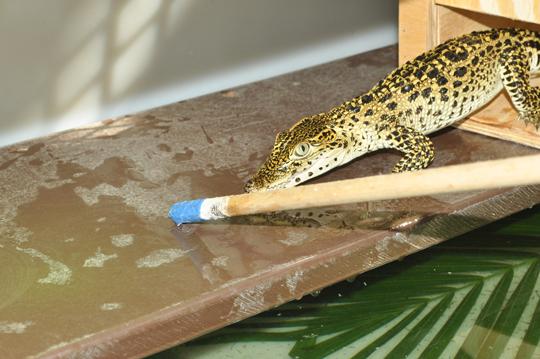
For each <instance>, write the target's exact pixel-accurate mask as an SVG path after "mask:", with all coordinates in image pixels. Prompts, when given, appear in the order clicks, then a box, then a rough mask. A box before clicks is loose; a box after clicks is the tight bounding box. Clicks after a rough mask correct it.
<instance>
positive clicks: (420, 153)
mask: <svg viewBox="0 0 540 359" xmlns="http://www.w3.org/2000/svg"><path fill="white" fill-rule="evenodd" d="M385 142H386V144H387V146H386V147H389V148H393V149H396V150H398V151H401V152H403V153H404V154H405V155H404V156H403V157H402V158H401V159H400V160H399V161H398V163H397V164H396V165H395V166H394V169H393V170H392V172H394V173H396V172H405V171H417V170H421V169H424V168H426V167H427V166H429V164H430V163H431V162H432V161H433V158H434V156H435V150H434V147H433V142H431V140H430V139H429V137H427V136H426V135H424V134H422V133H421V132H418V131H416V130H414V129H412V128H410V127H406V126H401V125H397V126H392V129H391V130H389V131H388V132H387V133H386V138H385Z"/></svg>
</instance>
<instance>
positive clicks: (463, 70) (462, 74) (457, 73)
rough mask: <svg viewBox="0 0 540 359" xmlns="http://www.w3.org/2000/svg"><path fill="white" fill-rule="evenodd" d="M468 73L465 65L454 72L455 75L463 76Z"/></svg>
mask: <svg viewBox="0 0 540 359" xmlns="http://www.w3.org/2000/svg"><path fill="white" fill-rule="evenodd" d="M466 73H467V68H466V67H465V66H461V67H458V68H457V69H456V71H455V72H454V76H457V77H463V76H465V74H466Z"/></svg>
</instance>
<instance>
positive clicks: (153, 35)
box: [0, 0, 397, 145]
mask: <svg viewBox="0 0 540 359" xmlns="http://www.w3.org/2000/svg"><path fill="white" fill-rule="evenodd" d="M396 23H397V2H395V1H394V0H384V1H377V2H373V1H369V0H361V1H358V0H338V1H326V0H296V1H294V2H291V1H289V0H273V1H263V0H260V1H253V0H229V1H215V0H177V1H172V0H154V1H144V0H115V1H93V0H80V1H71V0H51V1H47V2H35V1H30V0H23V1H18V2H11V1H7V0H4V1H1V0H0V40H1V42H0V43H2V47H3V50H2V54H3V56H2V57H1V58H0V77H1V78H2V87H1V97H0V145H1V144H6V143H9V142H14V141H18V140H21V139H23V138H28V137H32V136H37V135H41V134H44V133H47V132H51V131H55V130H60V129H65V128H69V127H73V126H77V125H81V124H84V123H88V122H90V121H95V120H98V119H102V118H104V117H109V116H114V115H119V114H122V113H125V112H132V111H138V110H142V109H145V108H149V107H152V106H157V105H161V104H165V103H168V102H172V101H175V100H180V99H184V98H187V97H192V96H196V95H200V94H203V93H208V92H211V91H216V90H219V89H223V88H224V87H229V86H234V85H238V84H240V83H245V82H249V81H253V80H258V79H261V78H265V77H269V76H273V75H276V74H279V73H283V72H287V71H292V70H295V69H298V68H301V67H305V66H310V65H314V64H317V63H321V62H326V61H329V60H332V59H336V58H340V57H344V56H348V55H351V54H353V53H355V52H360V51H365V50H367V49H371V48H376V47H380V46H384V45H387V44H389V43H392V42H395V34H394V32H395V31H396V30H395V27H396ZM381 29H382V30H381ZM366 34H367V35H368V36H370V37H369V41H370V42H371V43H369V44H366V43H365V41H362V39H365V36H366ZM381 34H382V35H383V36H382V37H384V36H386V37H385V38H381ZM355 41H356V42H355ZM336 43H339V44H341V45H337V46H336V45H335V44H336ZM347 44H352V45H351V46H347ZM295 56H296V58H295ZM302 56H303V57H302ZM276 64H278V65H276ZM227 72H228V73H229V74H231V76H229V77H227V76H223V74H225V73H227ZM233 72H234V73H233ZM21 130H22V131H24V132H21Z"/></svg>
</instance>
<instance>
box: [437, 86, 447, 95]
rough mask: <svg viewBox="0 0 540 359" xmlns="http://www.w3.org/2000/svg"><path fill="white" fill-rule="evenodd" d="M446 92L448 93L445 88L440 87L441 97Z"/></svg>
mask: <svg viewBox="0 0 540 359" xmlns="http://www.w3.org/2000/svg"><path fill="white" fill-rule="evenodd" d="M447 92H448V89H447V88H446V87H441V88H440V89H439V93H440V94H441V95H444V94H446V93H447Z"/></svg>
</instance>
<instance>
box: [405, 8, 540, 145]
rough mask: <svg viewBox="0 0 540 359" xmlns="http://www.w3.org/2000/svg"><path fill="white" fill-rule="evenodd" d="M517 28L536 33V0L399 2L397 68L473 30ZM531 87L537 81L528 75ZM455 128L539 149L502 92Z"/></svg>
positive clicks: (538, 137)
mask: <svg viewBox="0 0 540 359" xmlns="http://www.w3.org/2000/svg"><path fill="white" fill-rule="evenodd" d="M498 27H521V28H529V29H533V30H536V31H540V1H539V0H489V1H480V0H400V2H399V62H400V65H401V64H403V63H404V62H406V61H407V60H410V59H412V58H414V57H415V56H417V55H418V54H420V53H422V52H424V51H426V50H428V49H431V48H433V47H434V46H436V45H438V44H440V43H441V42H444V41H445V40H448V39H450V38H452V37H456V36H459V35H462V34H466V33H468V32H471V31H474V30H482V29H487V28H498ZM531 81H532V83H533V85H535V86H539V85H540V78H535V77H534V76H532V79H531ZM456 126H457V127H459V128H461V129H464V130H468V131H473V132H478V133H482V134H485V135H488V136H492V137H496V138H501V139H505V140H510V141H514V142H519V143H522V144H525V145H529V146H533V147H536V148H540V134H539V133H537V131H536V129H535V128H534V127H533V126H532V125H528V126H526V125H525V124H524V123H523V122H521V121H518V120H517V112H516V111H515V109H514V107H513V106H512V104H511V102H510V99H509V98H508V96H507V95H506V93H505V92H504V91H503V92H502V93H501V94H500V95H499V96H497V97H496V98H495V99H494V100H493V101H492V102H490V103H489V104H488V105H486V106H485V107H484V108H483V109H481V110H480V111H477V112H475V113H474V114H473V115H472V116H471V117H470V118H468V119H466V120H464V121H462V122H460V123H459V124H457V125H456Z"/></svg>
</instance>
